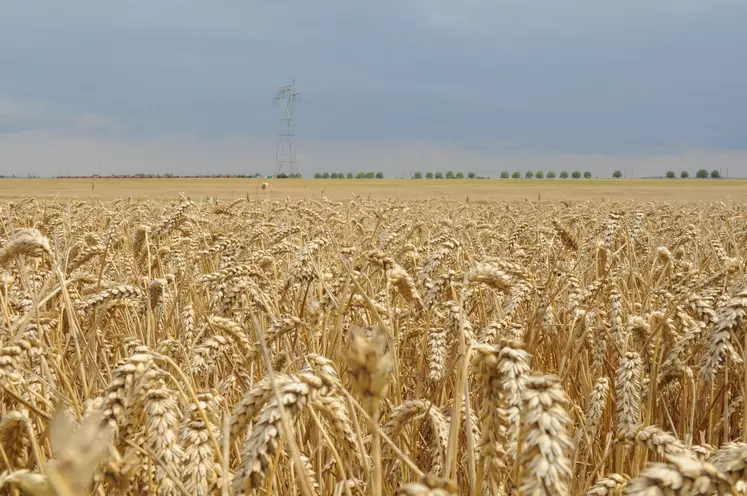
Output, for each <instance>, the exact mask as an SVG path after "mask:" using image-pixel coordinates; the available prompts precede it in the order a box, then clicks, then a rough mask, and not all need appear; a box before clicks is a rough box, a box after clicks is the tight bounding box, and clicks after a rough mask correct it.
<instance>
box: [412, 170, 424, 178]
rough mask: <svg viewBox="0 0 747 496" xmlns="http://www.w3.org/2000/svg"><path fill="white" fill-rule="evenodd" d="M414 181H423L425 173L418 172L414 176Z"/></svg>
mask: <svg viewBox="0 0 747 496" xmlns="http://www.w3.org/2000/svg"><path fill="white" fill-rule="evenodd" d="M412 178H413V179H423V173H422V172H420V171H417V172H416V173H415V174H413V175H412Z"/></svg>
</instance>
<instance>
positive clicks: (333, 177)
mask: <svg viewBox="0 0 747 496" xmlns="http://www.w3.org/2000/svg"><path fill="white" fill-rule="evenodd" d="M329 177H330V178H332V179H337V172H333V173H332V174H330V175H329Z"/></svg>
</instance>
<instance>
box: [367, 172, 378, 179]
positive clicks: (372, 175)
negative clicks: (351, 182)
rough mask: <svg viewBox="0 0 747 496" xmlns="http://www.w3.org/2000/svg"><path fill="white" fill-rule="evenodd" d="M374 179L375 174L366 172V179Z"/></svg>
mask: <svg viewBox="0 0 747 496" xmlns="http://www.w3.org/2000/svg"><path fill="white" fill-rule="evenodd" d="M374 177H376V174H374V173H373V172H366V179H373V178H374Z"/></svg>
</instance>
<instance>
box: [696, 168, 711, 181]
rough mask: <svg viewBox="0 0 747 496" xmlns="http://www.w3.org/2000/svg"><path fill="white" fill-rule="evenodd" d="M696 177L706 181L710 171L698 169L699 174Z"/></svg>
mask: <svg viewBox="0 0 747 496" xmlns="http://www.w3.org/2000/svg"><path fill="white" fill-rule="evenodd" d="M695 177H697V178H698V179H705V178H707V177H708V171H707V170H705V169H698V172H697V174H695Z"/></svg>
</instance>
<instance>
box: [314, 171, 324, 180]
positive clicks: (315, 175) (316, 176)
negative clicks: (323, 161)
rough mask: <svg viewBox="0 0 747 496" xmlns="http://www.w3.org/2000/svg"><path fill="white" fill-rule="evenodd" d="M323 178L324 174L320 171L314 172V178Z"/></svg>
mask: <svg viewBox="0 0 747 496" xmlns="http://www.w3.org/2000/svg"><path fill="white" fill-rule="evenodd" d="M321 178H322V175H321V174H320V173H318V172H315V173H314V179H321Z"/></svg>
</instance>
